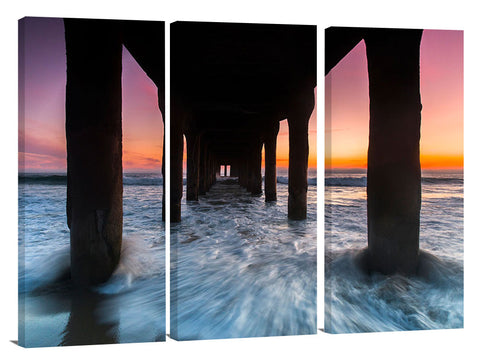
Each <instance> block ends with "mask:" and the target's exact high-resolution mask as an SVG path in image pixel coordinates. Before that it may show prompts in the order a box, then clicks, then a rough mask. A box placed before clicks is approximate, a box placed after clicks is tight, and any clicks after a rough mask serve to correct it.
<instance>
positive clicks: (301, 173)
mask: <svg viewBox="0 0 480 360" xmlns="http://www.w3.org/2000/svg"><path fill="white" fill-rule="evenodd" d="M293 100H294V101H292V103H291V104H290V108H289V112H288V119H287V120H288V143H289V155H288V218H289V219H291V220H303V219H306V218H307V187H308V182H307V175H308V121H309V119H310V115H311V113H312V110H313V107H314V105H315V95H314V92H313V89H312V90H311V92H302V93H299V94H298V95H297V96H296V98H295V99H293Z"/></svg>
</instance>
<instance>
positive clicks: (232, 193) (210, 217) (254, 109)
mask: <svg viewBox="0 0 480 360" xmlns="http://www.w3.org/2000/svg"><path fill="white" fill-rule="evenodd" d="M170 43H171V128H170V145H171V146H170V149H171V158H170V161H171V164H170V179H171V184H170V224H171V225H170V226H171V315H170V318H171V324H170V330H171V336H172V337H173V338H174V339H178V340H190V339H214V338H234V337H252V336H278V335H300V334H314V333H316V331H317V322H316V309H317V304H316V282H317V278H316V272H317V256H316V254H317V247H316V232H317V231H316V229H317V223H316V216H317V213H316V212H317V200H316V199H317V196H316V176H317V175H316V110H315V101H316V100H315V98H316V96H315V94H316V27H315V26H308V25H271V24H268V25H267V24H234V23H199V22H176V23H173V24H172V25H171V41H170ZM309 145H310V146H309ZM309 149H310V151H309Z"/></svg>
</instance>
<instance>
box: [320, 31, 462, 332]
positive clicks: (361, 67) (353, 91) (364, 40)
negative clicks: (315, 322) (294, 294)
mask: <svg viewBox="0 0 480 360" xmlns="http://www.w3.org/2000/svg"><path fill="white" fill-rule="evenodd" d="M325 46H326V48H325V116H326V122H325V144H326V145H325V146H326V148H325V158H326V163H325V171H326V173H325V254H326V259H325V331H326V332H329V333H352V332H373V331H399V330H421V329H450V328H462V327H463V299H464V296H463V31H452V30H413V29H381V28H343V27H331V28H328V29H327V30H326V32H325Z"/></svg>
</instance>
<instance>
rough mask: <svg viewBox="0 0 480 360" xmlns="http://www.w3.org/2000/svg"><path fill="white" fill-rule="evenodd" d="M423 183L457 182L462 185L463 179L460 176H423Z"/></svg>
mask: <svg viewBox="0 0 480 360" xmlns="http://www.w3.org/2000/svg"><path fill="white" fill-rule="evenodd" d="M422 183H423V184H458V185H463V179H461V178H453V177H452V178H450V177H449V178H447V177H423V178H422Z"/></svg>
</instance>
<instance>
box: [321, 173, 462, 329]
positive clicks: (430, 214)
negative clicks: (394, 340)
mask: <svg viewBox="0 0 480 360" xmlns="http://www.w3.org/2000/svg"><path fill="white" fill-rule="evenodd" d="M366 181H367V179H366V172H365V171H362V170H343V171H338V170H337V171H334V172H330V173H327V174H326V178H325V254H326V259H325V330H326V331H327V332H331V333H351V332H374V331H398V330H422V329H451V328H462V327H463V299H464V298H463V173H462V172H459V171H445V170H443V171H440V170H439V171H433V170H431V171H423V172H422V208H421V214H420V249H421V250H422V251H424V252H425V253H427V254H430V255H432V256H429V257H427V258H426V260H425V262H426V263H425V264H424V265H425V266H426V267H428V270H429V271H428V276H426V277H419V276H412V277H405V276H401V275H392V276H384V275H380V274H375V275H373V276H368V275H366V274H364V273H362V271H361V270H360V269H359V268H358V266H357V263H356V259H357V256H358V254H359V253H360V252H361V251H362V250H363V249H364V248H365V247H366V246H367V195H366Z"/></svg>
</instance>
